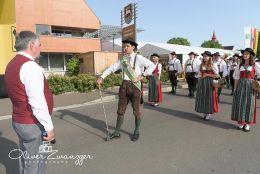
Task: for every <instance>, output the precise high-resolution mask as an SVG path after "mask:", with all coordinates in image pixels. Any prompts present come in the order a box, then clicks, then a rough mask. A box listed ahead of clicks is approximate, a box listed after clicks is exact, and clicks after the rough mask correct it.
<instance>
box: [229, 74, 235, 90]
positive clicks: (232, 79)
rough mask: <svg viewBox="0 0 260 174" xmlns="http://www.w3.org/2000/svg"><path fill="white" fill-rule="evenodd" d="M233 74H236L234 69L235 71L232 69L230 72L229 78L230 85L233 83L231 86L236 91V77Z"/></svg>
mask: <svg viewBox="0 0 260 174" xmlns="http://www.w3.org/2000/svg"><path fill="white" fill-rule="evenodd" d="M233 74H234V70H233V71H230V74H229V80H230V85H231V88H232V92H233V91H234V84H235V82H234V78H233Z"/></svg>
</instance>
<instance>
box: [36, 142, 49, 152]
mask: <svg viewBox="0 0 260 174" xmlns="http://www.w3.org/2000/svg"><path fill="white" fill-rule="evenodd" d="M49 152H52V146H50V142H48V141H43V142H42V145H40V147H39V153H49Z"/></svg>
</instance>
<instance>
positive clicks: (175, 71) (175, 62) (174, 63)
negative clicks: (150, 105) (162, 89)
mask: <svg viewBox="0 0 260 174" xmlns="http://www.w3.org/2000/svg"><path fill="white" fill-rule="evenodd" d="M181 72H182V67H181V62H180V60H179V59H177V55H176V52H175V51H173V52H171V53H170V55H169V61H168V73H169V78H170V81H171V86H172V91H171V92H170V93H171V94H176V88H177V85H178V80H177V77H178V75H179V74H181Z"/></svg>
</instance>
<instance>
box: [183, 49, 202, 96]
mask: <svg viewBox="0 0 260 174" xmlns="http://www.w3.org/2000/svg"><path fill="white" fill-rule="evenodd" d="M188 55H189V56H190V58H189V59H188V60H187V61H186V62H185V64H184V72H185V78H186V81H187V83H188V89H189V94H188V96H189V97H194V94H195V90H196V85H197V82H198V79H197V78H196V77H197V76H196V75H197V73H198V71H199V68H200V64H201V62H200V60H199V59H197V58H195V55H196V54H195V53H194V52H190V53H189V54H188Z"/></svg>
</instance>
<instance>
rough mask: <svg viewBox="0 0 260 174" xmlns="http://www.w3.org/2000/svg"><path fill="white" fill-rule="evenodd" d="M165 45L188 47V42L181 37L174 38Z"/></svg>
mask: <svg viewBox="0 0 260 174" xmlns="http://www.w3.org/2000/svg"><path fill="white" fill-rule="evenodd" d="M167 43H168V44H177V45H186V46H190V42H189V41H188V39H185V38H182V37H174V38H172V39H170V40H168V41H167Z"/></svg>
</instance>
